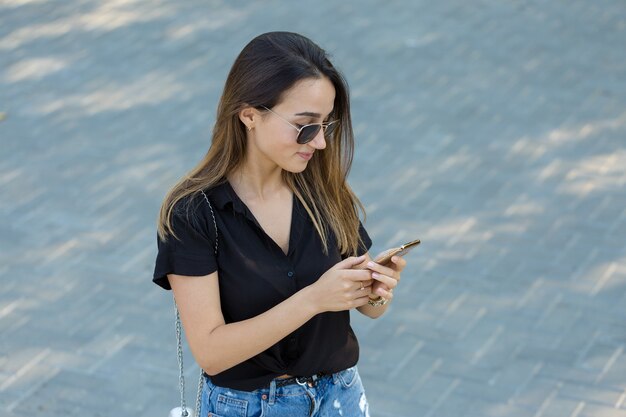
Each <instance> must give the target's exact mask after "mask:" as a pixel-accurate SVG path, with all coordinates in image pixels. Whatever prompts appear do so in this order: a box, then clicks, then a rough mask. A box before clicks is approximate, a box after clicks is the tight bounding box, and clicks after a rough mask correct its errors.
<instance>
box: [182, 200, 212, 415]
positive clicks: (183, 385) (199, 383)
mask: <svg viewBox="0 0 626 417" xmlns="http://www.w3.org/2000/svg"><path fill="white" fill-rule="evenodd" d="M200 192H201V193H202V195H203V196H204V199H205V200H206V202H207V204H208V205H209V209H211V217H213V226H214V227H215V256H217V247H218V243H217V242H218V235H217V222H216V221H215V213H213V206H211V202H210V201H209V198H208V197H207V195H206V194H205V193H204V191H202V190H200ZM174 310H175V313H176V344H177V351H178V382H179V385H180V409H181V410H182V411H181V416H182V417H188V416H189V411H188V410H187V405H186V403H185V375H184V366H183V342H182V337H181V334H182V329H181V325H180V313H179V311H178V305H177V304H176V298H174ZM203 382H204V378H203V377H202V369H200V378H199V380H198V394H197V395H196V413H195V416H196V417H200V401H201V399H202V384H203Z"/></svg>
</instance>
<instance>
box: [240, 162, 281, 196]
mask: <svg viewBox="0 0 626 417" xmlns="http://www.w3.org/2000/svg"><path fill="white" fill-rule="evenodd" d="M228 181H229V182H230V185H231V186H232V187H233V189H234V190H235V191H236V192H237V194H238V195H239V197H240V198H242V199H244V200H267V199H271V198H273V197H274V196H275V195H276V194H277V193H282V192H284V191H285V189H286V187H287V186H286V184H285V182H284V181H283V178H282V169H281V168H280V167H279V166H277V165H273V167H263V166H261V164H252V163H244V164H243V166H242V167H241V168H239V169H237V170H236V171H234V172H232V173H231V174H230V175H229V176H228Z"/></svg>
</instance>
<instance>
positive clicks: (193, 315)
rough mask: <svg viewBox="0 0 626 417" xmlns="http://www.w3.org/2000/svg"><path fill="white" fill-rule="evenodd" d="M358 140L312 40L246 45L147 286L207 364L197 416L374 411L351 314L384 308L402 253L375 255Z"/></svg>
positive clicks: (172, 198)
mask: <svg viewBox="0 0 626 417" xmlns="http://www.w3.org/2000/svg"><path fill="white" fill-rule="evenodd" d="M353 147H354V138H353V133H352V124H351V118H350V104H349V97H348V88H347V85H346V82H345V81H344V79H343V78H342V76H341V74H340V73H339V72H338V71H337V70H336V69H335V68H334V67H333V65H332V64H331V63H330V61H329V60H328V58H327V56H326V53H325V52H324V51H323V50H322V49H321V48H320V47H318V46H317V45H315V44H314V43H313V42H311V41H310V40H309V39H307V38H305V37H303V36H301V35H298V34H295V33H287V32H272V33H266V34H263V35H260V36H258V37H257V38H255V39H253V40H252V41H251V42H250V43H249V44H248V45H247V46H246V47H245V48H244V49H243V50H242V52H241V53H240V55H239V56H238V57H237V59H236V61H235V63H234V64H233V67H232V69H231V71H230V73H229V75H228V79H227V80H226V85H225V88H224V92H223V94H222V97H221V100H220V103H219V107H218V111H217V120H216V122H215V127H214V130H213V137H212V144H211V147H210V149H209V151H208V153H207V155H206V156H205V157H204V159H203V160H202V161H201V162H200V163H199V164H198V166H197V167H196V168H194V169H193V170H192V171H191V172H190V173H189V174H188V175H187V176H185V177H184V178H183V179H182V180H181V181H180V182H179V183H178V184H177V185H175V186H174V188H173V189H172V190H171V191H170V192H169V193H168V195H167V196H166V198H165V201H164V202H163V205H162V207H161V213H160V218H159V225H158V227H159V240H158V246H159V252H158V256H157V261H156V267H155V272H154V281H155V282H156V283H157V284H158V285H160V286H162V287H163V288H165V289H170V288H171V289H172V290H173V291H174V296H175V298H176V301H177V304H178V308H179V310H180V316H181V321H182V323H183V326H184V328H185V333H186V336H187V340H188V342H189V345H190V348H191V351H192V353H193V355H194V357H195V359H196V361H197V362H198V364H199V365H200V366H201V367H202V369H203V370H204V373H205V382H206V383H205V387H204V390H203V394H202V395H203V399H202V412H201V415H202V416H206V415H210V416H221V417H229V416H260V415H263V416H310V415H316V416H330V415H333V416H334V415H341V416H344V417H351V416H364V415H368V406H367V401H366V398H365V394H364V391H363V386H362V384H361V380H360V377H359V374H358V370H357V368H356V363H357V360H358V356H359V346H358V342H357V339H356V336H355V335H354V333H353V331H352V329H351V327H350V315H349V311H350V310H351V309H353V308H356V309H357V310H358V311H359V312H360V313H362V314H365V315H367V316H369V317H372V318H376V317H379V316H380V315H382V314H383V313H384V312H385V310H386V308H387V304H386V302H387V301H388V300H391V298H392V297H393V294H392V290H393V288H395V287H396V285H397V284H398V281H399V279H400V272H401V271H402V270H403V268H404V266H405V261H404V260H403V259H402V258H399V257H394V258H393V260H392V263H390V264H389V265H387V266H383V265H378V264H375V263H372V262H370V257H369V255H368V254H367V253H366V252H367V250H368V249H369V247H370V246H371V240H370V238H369V236H368V234H367V232H366V231H365V229H364V228H363V226H362V224H361V222H360V220H359V211H361V212H363V206H362V205H361V203H360V201H359V200H358V198H357V197H356V196H355V195H354V193H353V192H352V191H351V189H350V187H349V186H348V184H347V183H346V178H347V175H348V171H349V169H350V164H351V161H352V154H353Z"/></svg>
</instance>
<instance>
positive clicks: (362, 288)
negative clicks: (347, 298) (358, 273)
mask: <svg viewBox="0 0 626 417" xmlns="http://www.w3.org/2000/svg"><path fill="white" fill-rule="evenodd" d="M364 289H365V287H364V286H363V281H361V290H364Z"/></svg>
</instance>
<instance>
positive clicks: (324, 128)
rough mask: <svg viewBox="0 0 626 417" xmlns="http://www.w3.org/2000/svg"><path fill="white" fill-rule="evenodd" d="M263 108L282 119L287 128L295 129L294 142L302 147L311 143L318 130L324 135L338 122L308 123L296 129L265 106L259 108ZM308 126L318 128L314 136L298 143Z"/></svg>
mask: <svg viewBox="0 0 626 417" xmlns="http://www.w3.org/2000/svg"><path fill="white" fill-rule="evenodd" d="M261 107H263V108H264V109H265V110H267V111H269V112H270V113H272V114H275V115H276V116H278V117H280V118H281V119H283V121H285V122H286V123H287V124H289V126H291V127H293V128H294V129H296V130H297V131H298V136H296V142H298V143H299V144H300V145H304V144H306V143H309V142H311V141H312V140H313V139H315V136H317V134H318V133H319V129H322V130H323V131H324V133H326V130H327V129H328V128H329V127H330V126H332V125H334V124H335V123H337V122H339V120H331V121H330V122H322V123H308V124H306V125H304V126H302V127H298V126H296V125H294V124H293V123H291V122H290V121H289V120H287V119H286V118H284V117H283V116H281V115H280V114H278V113H276V112H275V111H274V110H272V109H270V108H268V107H265V106H261ZM309 126H319V128H318V130H317V131H316V132H315V134H313V135H312V136H311V138H310V139H309V140H307V141H305V142H302V141H300V136H302V131H303V130H304V129H306V128H307V127H309Z"/></svg>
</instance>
